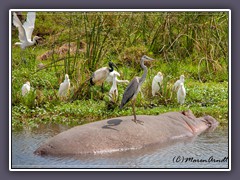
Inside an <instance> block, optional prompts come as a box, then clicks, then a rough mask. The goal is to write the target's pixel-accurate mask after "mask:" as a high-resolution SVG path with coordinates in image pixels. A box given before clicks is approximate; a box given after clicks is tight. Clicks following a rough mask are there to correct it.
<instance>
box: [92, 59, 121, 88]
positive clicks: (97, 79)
mask: <svg viewBox="0 0 240 180" xmlns="http://www.w3.org/2000/svg"><path fill="white" fill-rule="evenodd" d="M108 65H109V68H108V67H102V68H100V69H98V70H96V71H95V72H94V73H93V74H92V76H91V78H90V84H91V85H101V86H102V92H103V83H104V81H105V80H106V78H107V77H108V76H109V73H110V72H112V71H113V70H114V68H113V67H116V68H117V66H116V65H115V64H114V63H113V62H109V63H108Z"/></svg>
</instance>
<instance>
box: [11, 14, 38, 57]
mask: <svg viewBox="0 0 240 180" xmlns="http://www.w3.org/2000/svg"><path fill="white" fill-rule="evenodd" d="M35 19H36V12H28V13H27V20H26V21H25V22H24V23H23V24H22V22H21V21H20V20H19V18H18V16H17V14H16V13H15V12H14V13H13V24H14V26H16V27H17V28H18V38H19V40H20V42H16V43H15V45H19V46H20V47H21V49H22V51H23V50H24V49H25V48H26V47H28V46H32V45H34V44H35V43H36V40H38V39H41V37H39V36H34V37H33V40H32V39H31V38H32V32H33V30H34V24H35ZM21 54H22V52H21Z"/></svg>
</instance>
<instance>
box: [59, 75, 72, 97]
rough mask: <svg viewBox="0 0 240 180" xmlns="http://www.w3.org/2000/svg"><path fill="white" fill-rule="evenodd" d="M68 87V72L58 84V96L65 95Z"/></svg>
mask: <svg viewBox="0 0 240 180" xmlns="http://www.w3.org/2000/svg"><path fill="white" fill-rule="evenodd" d="M69 89H70V79H69V76H68V74H65V80H64V81H63V82H62V83H61V84H60V87H59V91H58V95H59V97H66V96H67V93H68V90H69Z"/></svg>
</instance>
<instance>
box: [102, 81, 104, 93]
mask: <svg viewBox="0 0 240 180" xmlns="http://www.w3.org/2000/svg"><path fill="white" fill-rule="evenodd" d="M101 89H102V93H103V92H104V89H103V83H102V87H101Z"/></svg>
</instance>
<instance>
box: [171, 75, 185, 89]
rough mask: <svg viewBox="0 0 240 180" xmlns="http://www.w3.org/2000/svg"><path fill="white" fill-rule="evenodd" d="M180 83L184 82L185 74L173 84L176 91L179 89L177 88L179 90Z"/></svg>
mask: <svg viewBox="0 0 240 180" xmlns="http://www.w3.org/2000/svg"><path fill="white" fill-rule="evenodd" d="M180 83H184V75H181V76H180V79H179V80H177V81H176V82H175V83H174V85H173V90H174V91H177V90H178V88H179V87H180Z"/></svg>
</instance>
